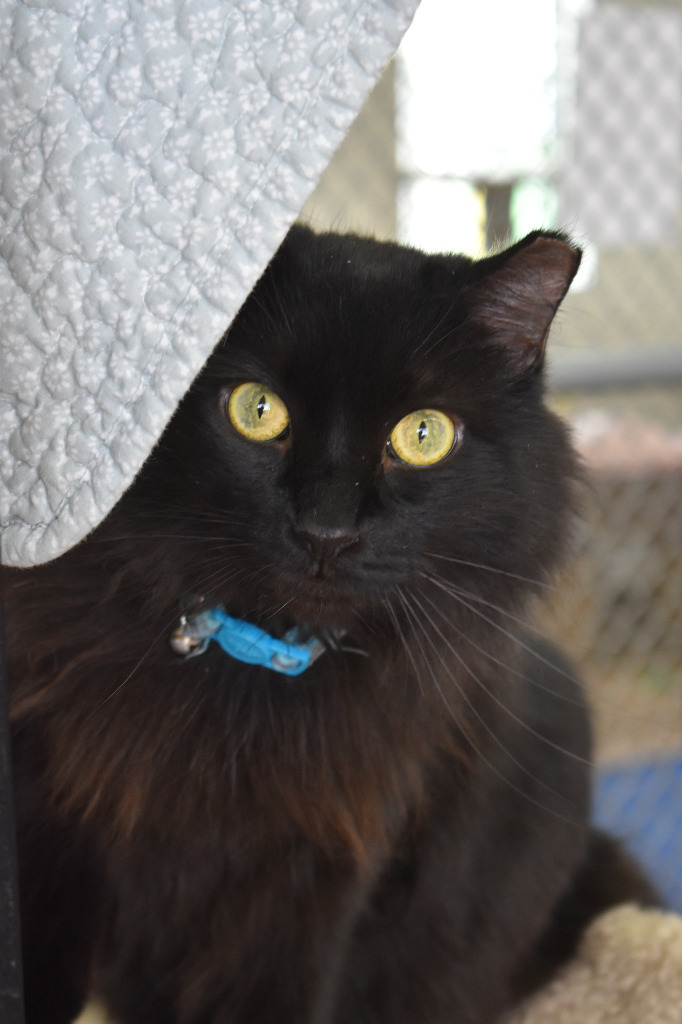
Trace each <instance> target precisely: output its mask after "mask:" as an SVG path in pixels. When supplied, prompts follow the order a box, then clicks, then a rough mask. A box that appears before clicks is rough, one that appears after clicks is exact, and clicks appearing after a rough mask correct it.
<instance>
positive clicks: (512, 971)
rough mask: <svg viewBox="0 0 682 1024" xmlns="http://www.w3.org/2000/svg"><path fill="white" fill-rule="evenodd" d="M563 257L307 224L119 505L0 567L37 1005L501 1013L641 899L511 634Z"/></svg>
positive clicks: (545, 670) (33, 1019) (36, 1010)
mask: <svg viewBox="0 0 682 1024" xmlns="http://www.w3.org/2000/svg"><path fill="white" fill-rule="evenodd" d="M579 259H580V256H579V252H578V251H577V250H576V249H575V248H574V247H573V246H572V245H571V243H570V242H569V241H568V240H567V239H566V238H564V237H563V236H561V235H553V234H547V233H542V232H536V233H534V234H532V235H529V236H528V237H527V238H526V239H524V240H523V241H522V242H519V243H518V244H517V245H515V246H513V247H512V248H511V249H509V250H507V251H505V252H502V253H500V254H499V255H496V256H493V257H490V258H488V259H484V260H481V261H479V262H473V261H471V260H469V259H467V258H464V257H461V256H427V255H424V254H422V253H419V252H416V251H412V250H409V249H405V248H401V247H399V246H396V245H390V244H379V243H376V242H374V241H370V240H366V239H361V238H356V237H342V236H336V235H321V236H316V235H314V234H313V233H311V232H310V231H308V230H306V229H303V228H295V229H294V230H292V231H291V233H290V234H289V236H288V237H287V239H286V241H285V242H284V244H283V245H282V247H281V249H280V251H279V252H278V253H277V255H276V257H275V259H274V260H273V262H272V264H271V266H270V267H269V268H268V270H267V272H266V273H265V274H264V276H263V278H262V279H261V281H260V283H259V284H258V286H257V287H256V289H255V291H254V292H253V294H252V295H251V297H250V298H249V299H248V301H247V303H246V304H245V306H244V307H243V309H242V311H241V313H240V314H239V316H238V318H237V320H236V321H235V323H234V324H233V326H232V327H231V328H230V330H229V332H228V334H227V335H226V337H225V338H224V339H223V340H222V341H221V343H220V344H219V346H218V348H217V349H216V351H215V353H214V354H213V355H212V356H211V358H210V360H209V362H208V364H207V366H206V368H205V370H204V372H203V373H202V374H201V376H200V377H199V379H198V380H197V381H196V383H195V384H194V386H193V387H192V389H191V390H190V392H189V394H188V395H187V396H186V398H185V400H184V401H183V402H182V404H181V406H180V408H179V410H178V411H177V414H176V415H175V417H174V418H173V420H172V422H171V424H170V426H169V427H168V429H167V430H166V432H165V434H164V436H163V438H162V440H161V442H160V443H159V445H158V446H157V448H156V450H155V451H154V452H153V454H152V456H151V457H150V459H149V460H148V462H147V464H146V466H145V467H144V469H143V471H142V472H141V474H140V475H139V477H138V479H137V480H136V481H135V483H134V485H133V486H132V487H131V489H130V490H129V492H128V493H127V494H126V496H125V497H124V499H123V500H122V501H121V502H120V504H119V505H118V507H117V508H116V509H115V510H114V512H113V513H112V514H111V515H110V516H109V518H108V519H107V520H106V521H105V522H104V524H103V525H102V526H101V527H100V528H99V529H98V530H97V531H95V532H94V533H93V534H92V536H91V537H90V538H89V539H88V540H87V541H86V542H84V543H83V544H81V545H79V546H78V547H76V548H75V549H73V550H72V551H71V552H69V553H68V554H67V555H65V556H63V557H62V558H60V559H58V560H57V561H55V562H53V563H51V564H49V565H45V566H43V567H41V568H36V569H33V570H29V571H19V570H4V587H5V591H6V593H5V599H6V616H7V619H8V641H9V648H10V655H11V658H10V673H11V678H12V680H13V696H12V706H13V711H12V716H13V723H14V735H15V740H14V742H15V755H16V765H15V776H16V786H17V798H16V799H17V805H18V815H19V830H20V838H19V842H20V855H21V893H22V900H23V918H24V920H23V936H24V956H25V974H26V986H27V1004H28V1021H29V1024H66V1022H68V1021H71V1020H72V1019H73V1018H74V1017H75V1016H76V1014H77V1013H78V1011H79V1009H80V1008H81V1006H82V1005H83V1002H84V1000H85V999H86V997H87V996H88V995H89V994H94V995H97V996H98V997H99V998H101V999H102V1000H103V1001H104V1002H105V1003H106V1005H107V1006H108V1007H110V1009H111V1011H112V1013H113V1014H115V1015H116V1018H117V1019H118V1020H120V1021H121V1022H122V1024H247V1022H248V1024H441V1022H442V1024H489V1022H492V1021H495V1020H497V1018H498V1016H499V1015H500V1013H501V1012H502V1011H503V1010H504V1009H506V1008H507V1007H509V1006H510V1005H512V1004H513V1003H514V1002H515V1001H517V1000H518V999H519V998H521V997H522V996H523V995H524V994H525V993H527V992H529V991H531V990H532V989H533V987H535V986H537V985H538V984H540V983H541V982H542V981H543V980H545V979H546V978H547V977H549V975H550V974H551V972H552V971H553V970H554V969H555V967H556V966H557V965H558V964H559V963H560V962H561V961H562V960H563V959H564V958H565V957H567V956H568V955H570V953H571V951H572V950H573V949H574V948H575V944H576V942H577V940H578V938H579V935H580V931H581V929H582V927H583V926H584V924H585V923H586V922H587V921H588V920H589V919H590V918H591V917H592V916H593V915H594V914H595V913H597V912H599V911H600V910H602V909H603V908H605V907H607V906H609V905H611V904H612V903H615V902H618V901H619V900H622V899H626V898H640V899H642V900H648V899H649V898H650V895H651V894H650V893H649V890H648V888H647V886H646V883H644V882H642V881H640V880H639V878H638V876H637V874H636V871H635V869H634V868H631V867H630V866H629V865H628V863H627V862H626V861H625V860H624V858H622V857H621V855H620V853H619V851H618V850H617V848H616V847H615V845H613V844H612V843H611V842H610V840H608V839H606V838H605V837H602V836H600V835H598V834H596V833H593V832H592V831H591V830H590V828H589V825H588V818H589V802H590V769H589V762H590V757H591V752H590V737H589V725H588V718H587V714H586V710H585V705H584V702H583V697H582V694H581V690H580V687H579V685H578V684H577V683H576V682H575V681H574V678H573V673H572V669H571V666H570V665H569V664H568V663H567V662H566V661H565V660H564V659H563V658H562V657H561V656H560V655H559V654H558V653H557V652H555V651H554V650H553V649H552V648H551V647H549V645H546V644H544V643H539V642H537V641H535V640H532V639H531V638H530V635H529V634H527V633H526V632H525V631H524V629H523V627H522V625H521V622H522V620H523V618H524V615H525V613H526V609H527V606H528V604H529V602H530V600H531V599H533V598H534V597H535V596H537V595H539V594H541V593H542V592H543V588H544V587H545V586H546V585H547V581H548V580H549V578H550V577H551V574H552V572H553V571H554V570H555V567H556V566H557V564H558V562H559V560H560V557H561V555H562V553H563V551H564V547H565V542H566V537H567V533H568V532H569V530H570V523H571V519H572V516H573V514H574V507H575V504H576V502H575V487H576V477H577V474H576V464H575V461H574V457H573V455H572V452H571V448H570V446H569V443H568V441H567V437H566V431H565V430H564V428H563V426H562V425H561V424H560V423H559V421H558V420H557V419H556V418H555V417H554V416H553V415H552V414H551V413H550V412H548V411H547V409H546V408H545V406H544V404H543V376H542V364H543V354H544V346H545V339H546V336H547V333H548V330H549V327H550V323H551V321H552V319H553V317H554V314H555V312H556V309H557V307H558V305H559V303H560V302H561V300H562V298H563V296H564V294H565V292H566V290H567V288H568V286H569V284H570V282H571V279H572V278H573V275H574V274H575V271H576V269H577V267H578V263H579Z"/></svg>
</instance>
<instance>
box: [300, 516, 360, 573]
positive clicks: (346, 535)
mask: <svg viewBox="0 0 682 1024" xmlns="http://www.w3.org/2000/svg"><path fill="white" fill-rule="evenodd" d="M296 535H297V537H298V538H299V540H300V541H301V543H302V544H303V546H304V547H305V548H307V550H308V551H309V552H310V554H311V555H312V557H313V559H314V561H315V563H316V564H317V565H323V564H329V563H330V562H333V561H334V560H335V559H336V558H338V556H339V555H340V554H341V552H342V551H346V550H347V549H348V548H352V547H354V546H355V545H356V544H358V543H359V541H360V538H359V536H358V533H357V531H356V530H355V529H354V528H353V527H344V526H331V525H326V524H325V523H320V522H318V521H316V520H315V519H314V518H312V517H306V518H304V519H303V520H302V521H301V522H300V523H298V524H297V526H296Z"/></svg>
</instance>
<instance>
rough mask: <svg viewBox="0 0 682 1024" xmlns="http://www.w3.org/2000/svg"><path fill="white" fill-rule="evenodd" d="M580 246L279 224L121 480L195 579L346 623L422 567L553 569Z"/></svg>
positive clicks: (477, 577)
mask: <svg viewBox="0 0 682 1024" xmlns="http://www.w3.org/2000/svg"><path fill="white" fill-rule="evenodd" d="M579 260H580V255H579V252H578V250H576V249H575V248H574V247H573V246H572V245H571V244H570V243H569V241H568V240H567V239H566V238H564V237H563V236H559V235H552V234H545V233H541V232H536V233H534V234H532V235H530V236H528V237H527V238H526V239H524V240H523V241H522V242H519V243H518V244H517V245H515V246H513V247H512V248H511V249H508V250H506V251H505V252H502V253H500V254H498V255H495V256H492V257H490V258H488V259H484V260H481V261H478V262H475V261H472V260H470V259H467V258H465V257H461V256H443V255H438V256H429V255H424V254H422V253H420V252H417V251H414V250H411V249H407V248H402V247H399V246H397V245H392V244H381V243H377V242H374V241H371V240H367V239H361V238H356V237H353V236H339V235H331V234H330V235H319V236H318V235H315V234H313V233H312V232H310V231H308V230H306V229H303V228H295V229H294V230H292V231H291V232H290V234H289V236H288V237H287V239H286V240H285V242H284V243H283V245H282V247H281V249H280V250H279V252H278V253H277V255H276V257H275V259H274V260H273V262H272V264H271V266H270V267H269V268H268V270H267V271H266V272H265V274H264V275H263V277H262V279H261V280H260V282H259V284H258V285H257V287H256V289H255V290H254V292H253V293H252V295H251V296H250V297H249V299H248V300H247V302H246V304H245V305H244V307H243V309H242V311H241V312H240V314H239V316H238V317H237V319H236V321H235V322H234V324H233V325H232V327H231V328H230V330H229V331H228V333H227V335H226V336H225V338H223V340H222V341H221V343H220V345H219V346H218V348H217V349H216V351H215V353H214V354H213V355H212V356H211V358H210V360H209V362H208V364H207V366H206V368H205V371H204V372H203V373H202V374H201V376H200V378H199V379H198V380H197V382H196V383H195V385H194V386H193V388H192V389H191V391H190V393H189V394H188V396H187V397H186V399H185V401H184V402H183V403H182V405H181V407H180V409H179V410H178V412H177V414H176V416H175V417H174V419H173V421H172V423H171V425H170V426H169V429H168V430H167V432H166V434H165V435H164V438H163V439H162V442H161V443H160V445H159V447H158V449H157V450H156V452H155V453H154V456H153V458H152V459H151V460H150V463H149V464H148V466H147V467H146V469H145V470H144V471H143V473H142V474H141V476H140V478H139V480H138V482H137V484H136V485H135V487H134V489H133V494H132V497H131V500H132V501H133V502H136V503H137V505H138V507H139V506H140V504H144V503H145V502H150V506H149V507H150V509H151V510H152V512H153V510H154V509H155V508H156V509H159V514H158V516H157V517H156V518H155V527H154V532H155V536H156V537H157V538H158V536H159V534H161V535H163V533H164V531H165V532H166V533H167V535H168V537H169V541H168V549H167V552H166V553H165V554H164V557H169V556H170V557H175V558H176V559H177V563H178V565H179V566H181V567H182V574H183V585H184V586H185V588H186V590H187V591H188V592H189V591H193V592H195V593H202V594H210V596H211V599H212V600H215V601H221V602H222V603H224V605H225V606H226V608H227V610H228V611H230V612H231V613H232V614H237V615H241V616H245V617H246V616H250V617H253V618H255V619H256V620H258V621H260V622H261V623H267V620H268V616H270V615H272V614H275V615H277V614H281V615H282V616H283V617H284V618H285V619H286V620H290V621H292V622H297V623H301V622H305V623H308V624H310V625H312V626H313V627H315V626H326V625H341V626H345V627H347V628H348V627H349V626H350V625H351V624H352V623H353V622H355V621H356V619H357V617H358V616H361V617H362V616H369V617H370V618H371V616H372V615H374V614H375V613H376V614H379V613H380V612H381V610H382V609H385V600H386V599H388V600H389V601H395V602H398V601H405V600H408V601H409V600H410V598H411V595H412V594H415V593H416V592H417V591H421V590H422V589H423V588H424V587H427V586H431V587H437V586H438V583H436V582H434V581H435V580H440V581H441V583H442V584H444V585H448V586H450V585H451V584H452V581H453V580H454V581H455V582H456V584H457V585H460V586H463V587H466V588H472V587H473V588H477V591H478V592H479V593H483V594H489V595H490V596H491V597H495V598H496V599H497V600H498V601H500V602H502V603H504V601H505V600H507V598H505V597H504V595H508V600H509V601H512V600H513V599H515V594H516V591H517V590H518V587H519V586H520V585H521V583H520V580H518V579H517V577H529V578H532V579H542V578H544V577H545V575H546V573H548V572H549V571H551V569H552V568H553V566H554V564H555V561H556V558H557V554H558V552H559V550H560V548H561V546H562V543H563V537H564V534H565V526H566V521H567V517H568V512H569V504H570V501H569V484H568V482H567V481H568V479H569V478H570V477H571V475H572V472H573V463H572V457H571V454H570V449H569V446H568V444H567V441H566V438H565V435H564V431H563V429H562V427H561V426H560V424H559V423H558V421H557V420H556V419H555V418H554V416H552V415H551V414H550V413H548V412H547V411H546V409H545V407H544V405H543V383H542V364H543V356H544V347H545V340H546V337H547V333H548V330H549V327H550V324H551V322H552V319H553V317H554V314H555V312H556V310H557V307H558V306H559V303H560V302H561V300H562V298H563V297H564V295H565V293H566V290H567V288H568V286H569V284H570V282H571V280H572V278H573V276H574V274H575V271H576V269H577V267H578V264H579ZM171 537H172V538H173V539H172V540H171ZM501 594H502V595H503V596H500V595H501Z"/></svg>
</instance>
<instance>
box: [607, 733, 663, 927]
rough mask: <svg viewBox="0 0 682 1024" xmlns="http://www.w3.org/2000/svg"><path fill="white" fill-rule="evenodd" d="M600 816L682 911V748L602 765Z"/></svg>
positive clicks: (652, 879)
mask: <svg viewBox="0 0 682 1024" xmlns="http://www.w3.org/2000/svg"><path fill="white" fill-rule="evenodd" d="M594 820H595V822H596V824H597V825H599V826H600V827H601V828H603V829H605V831H607V832H610V833H611V835H614V836H617V837H618V838H619V839H622V840H623V841H624V843H625V845H626V846H627V848H628V850H630V852H631V853H633V854H634V856H635V857H636V858H637V859H638V860H639V862H640V864H642V865H643V866H644V868H645V870H646V872H647V874H648V876H649V878H650V879H651V881H652V882H653V883H654V885H655V886H656V888H657V889H658V891H659V893H660V894H661V896H662V897H663V899H664V900H665V903H666V904H667V906H668V907H669V908H670V909H672V910H677V911H678V912H680V913H682V752H680V753H679V754H677V755H676V756H675V757H661V758H656V759H652V760H647V761H629V762H624V763H623V764H616V765H612V766H606V767H604V768H602V769H601V770H600V771H599V772H598V773H597V778H596V785H595V809H594Z"/></svg>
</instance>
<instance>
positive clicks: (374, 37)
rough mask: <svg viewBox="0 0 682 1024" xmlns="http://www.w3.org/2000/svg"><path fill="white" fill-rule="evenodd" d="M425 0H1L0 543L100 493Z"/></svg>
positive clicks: (41, 546) (91, 511)
mask: <svg viewBox="0 0 682 1024" xmlns="http://www.w3.org/2000/svg"><path fill="white" fill-rule="evenodd" d="M417 2H418V0H24V2H20V0H0V69H1V70H0V208H1V211H2V229H1V230H2V234H1V237H0V529H1V533H2V560H3V561H4V562H5V563H8V564H15V565H31V564H34V563H38V562H42V561H46V560H48V559H50V558H53V557H55V556H57V555H59V554H60V553H61V552H63V551H64V550H66V549H67V548H68V547H70V546H71V545H72V544H75V543H76V542H77V541H78V540H79V539H81V538H82V537H83V536H84V535H85V534H86V533H87V532H88V531H89V530H90V529H92V528H93V527H94V526H95V525H97V523H98V522H100V521H101V519H102V518H103V517H104V516H105V515H106V513H107V512H108V511H109V510H110V509H111V507H112V506H113V505H114V503H115V502H116V500H117V499H118V498H119V497H120V495H121V494H122V493H123V491H124V489H125V488H126V487H127V485H128V484H129V483H130V482H131V480H132V478H133V477H134V475H135V473H136V472H137V470H138V469H139V468H140V466H141V464H142V462H143V461H144V459H145V457H146V456H147V455H148V453H149V452H150V450H151V448H152V447H153V445H154V443H155V441H156V440H157V439H158V437H159V435H160V433H161V431H162V429H163V427H164V426H165V424H166V422H167V420H168V418H169V416H170V415H171V413H172V412H173V410H174V409H175V407H176V405H177V403H178V401H179V399H180V398H181V396H182V394H183V393H184V392H185V390H186V389H187V387H188V386H189V384H190V382H191V381H192V379H193V377H194V376H195V375H196V373H197V372H198V370H199V369H200V368H201V366H202V364H203V362H204V361H205V359H206V357H207V356H208V354H209V352H210V351H211V349H212V348H213V346H214V345H215V343H216V341H217V340H218V338H219V337H220V336H221V334H222V333H223V332H224V331H225V329H226V328H227V326H228V325H229V322H230V320H231V319H232V317H233V316H234V315H235V313H236V311H237V310H238V308H239V306H240V305H241V303H242V302H243V300H244V298H245V297H246V295H247V294H248V292H249V290H250V288H251V287H252V285H253V284H254V283H255V281H256V280H257V278H258V276H259V274H260V273H261V272H262V270H263V269H264V267H265V265H266V264H267V262H268V260H269V258H270V257H271V255H272V253H273V252H274V251H275V249H276V248H277V245H278V244H279V242H280V240H281V238H282V237H283V236H284V234H285V233H286V230H287V228H288V226H289V225H290V223H291V222H292V221H293V220H294V219H295V217H296V215H297V213H298V211H299V210H300V208H301V206H302V205H303V202H304V201H305V199H306V197H307V195H308V193H309V192H310V191H311V189H312V187H313V186H314V184H315V182H316V181H317V179H318V178H319V176H320V174H321V172H322V170H323V169H324V166H325V165H326V163H327V161H328V159H329V157H330V156H331V153H332V152H333V150H334V149H335V148H336V146H337V145H338V143H339V142H340V140H341V138H342V136H343V134H344V133H345V131H346V129H347V128H348V126H349V124H350V122H351V120H352V118H353V117H354V115H355V114H356V113H357V111H358V109H359V107H360V106H361V104H362V101H363V100H364V98H365V96H366V94H367V93H368V91H369V89H370V87H371V86H372V84H373V83H374V81H375V80H376V78H377V77H378V75H379V73H380V71H381V69H382V68H383V66H384V65H385V63H386V62H387V61H388V59H389V58H390V56H391V55H392V53H393V51H394V50H395V48H396V47H397V45H398V42H399V40H400V37H401V35H402V33H403V32H404V30H405V28H406V27H407V25H408V23H409V20H410V18H411V16H412V14H413V12H414V8H415V7H416V6H417Z"/></svg>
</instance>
